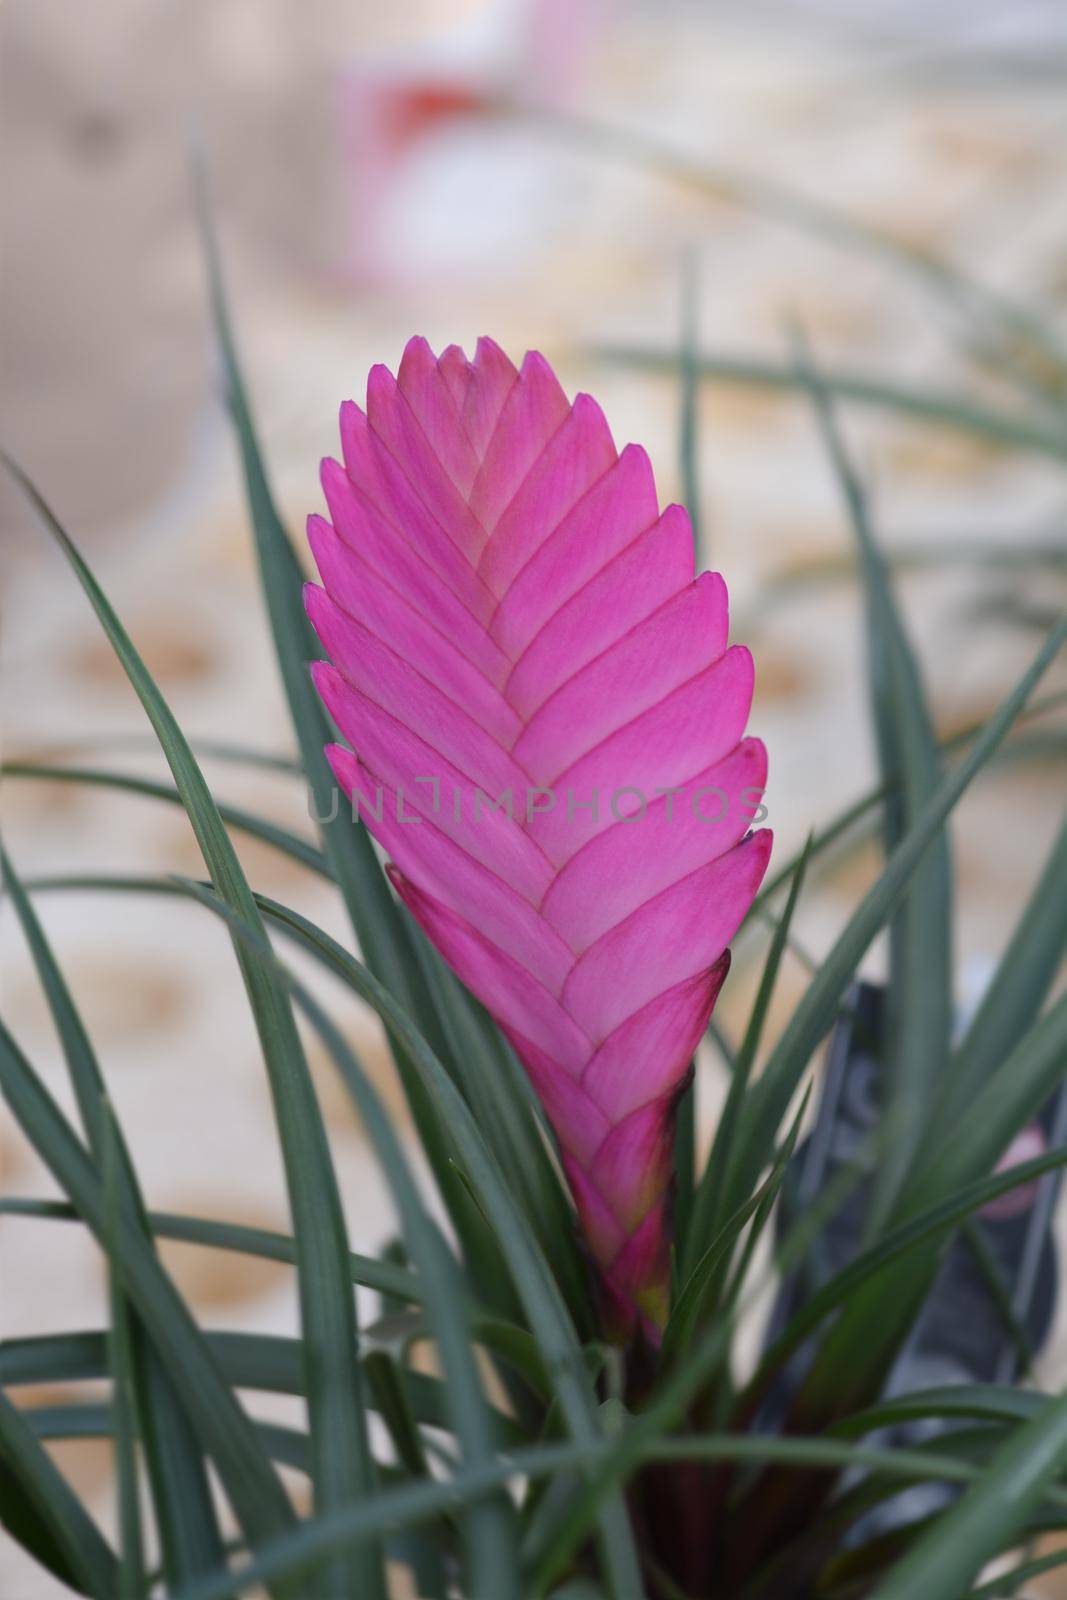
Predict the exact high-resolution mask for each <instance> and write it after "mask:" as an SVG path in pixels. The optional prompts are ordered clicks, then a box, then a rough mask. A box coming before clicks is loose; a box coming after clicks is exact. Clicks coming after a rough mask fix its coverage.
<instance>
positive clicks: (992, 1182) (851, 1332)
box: [740, 1003, 1067, 1426]
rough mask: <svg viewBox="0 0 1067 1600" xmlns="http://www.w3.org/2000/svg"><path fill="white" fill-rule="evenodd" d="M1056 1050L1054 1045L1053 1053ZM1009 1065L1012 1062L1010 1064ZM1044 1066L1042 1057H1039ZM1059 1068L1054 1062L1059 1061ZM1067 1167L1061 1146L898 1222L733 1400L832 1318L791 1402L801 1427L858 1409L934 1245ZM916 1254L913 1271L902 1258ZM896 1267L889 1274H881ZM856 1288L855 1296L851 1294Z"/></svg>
mask: <svg viewBox="0 0 1067 1600" xmlns="http://www.w3.org/2000/svg"><path fill="white" fill-rule="evenodd" d="M1063 1011H1064V1015H1063V1017H1061V1019H1060V1024H1059V1026H1060V1029H1061V1032H1060V1038H1061V1039H1062V1038H1064V1037H1067V1028H1065V1023H1067V1003H1065V1005H1064V1008H1063ZM1045 1043H1046V1041H1043V1040H1037V1041H1024V1042H1023V1045H1022V1046H1021V1047H1020V1050H1019V1052H1017V1058H1018V1062H1019V1066H1020V1070H1025V1068H1026V1067H1027V1065H1028V1064H1029V1063H1030V1061H1031V1060H1033V1059H1034V1056H1032V1055H1031V1051H1033V1052H1034V1055H1036V1056H1038V1057H1040V1056H1041V1052H1042V1047H1043V1045H1044V1044H1045ZM1053 1047H1054V1048H1056V1046H1055V1045H1054V1046H1053ZM1012 1059H1013V1061H1014V1060H1016V1057H1013V1058H1012ZM1045 1059H1048V1057H1045ZM1061 1061H1062V1056H1061ZM1065 1161H1067V1147H1065V1146H1061V1147H1059V1148H1058V1149H1056V1150H1051V1151H1049V1152H1047V1153H1046V1154H1045V1155H1043V1156H1038V1157H1036V1158H1035V1159H1034V1160H1032V1161H1026V1162H1021V1163H1020V1164H1019V1165H1018V1166H1014V1167H1012V1168H1011V1169H1010V1170H1009V1171H1008V1172H1004V1173H999V1174H994V1175H993V1176H992V1177H989V1178H982V1179H978V1180H977V1181H972V1182H969V1183H967V1184H965V1185H963V1186H962V1187H960V1188H958V1189H957V1190H956V1191H955V1192H954V1193H952V1194H950V1195H949V1196H948V1197H946V1198H943V1199H941V1200H939V1201H938V1202H937V1203H936V1204H933V1205H931V1206H930V1207H929V1208H928V1209H926V1210H924V1211H922V1212H920V1213H919V1214H918V1215H916V1216H913V1217H910V1218H909V1219H908V1220H907V1221H905V1222H902V1223H901V1224H899V1225H898V1226H897V1227H895V1228H893V1229H892V1231H891V1232H889V1233H887V1234H885V1235H884V1236H883V1238H881V1239H880V1240H879V1241H878V1242H877V1243H876V1244H874V1245H872V1246H871V1247H870V1248H869V1249H867V1250H865V1251H864V1252H863V1253H862V1254H861V1255H859V1256H857V1257H855V1259H854V1260H852V1261H850V1262H849V1264H848V1265H847V1266H846V1267H843V1268H842V1269H841V1271H840V1272H838V1273H835V1275H834V1276H833V1277H832V1278H831V1279H829V1280H828V1282H826V1283H825V1284H823V1285H822V1286H821V1288H819V1289H818V1290H816V1292H815V1293H814V1294H813V1295H812V1297H811V1298H810V1299H809V1300H808V1301H806V1302H805V1304H804V1305H803V1306H802V1307H801V1308H800V1310H799V1311H797V1312H796V1313H795V1314H794V1315H793V1317H792V1318H791V1319H790V1321H789V1322H788V1323H787V1325H786V1327H785V1328H784V1329H783V1330H782V1332H781V1334H780V1335H779V1337H778V1338H777V1339H776V1340H775V1342H774V1344H773V1345H772V1346H771V1347H770V1349H769V1350H767V1351H766V1352H765V1353H764V1355H763V1357H762V1358H761V1360H760V1363H759V1366H758V1367H757V1369H756V1372H755V1375H754V1376H753V1378H752V1380H751V1383H750V1385H749V1386H748V1389H747V1390H746V1391H745V1393H744V1394H743V1395H742V1397H741V1401H740V1406H741V1409H742V1410H743V1411H745V1412H746V1414H747V1413H748V1412H750V1411H751V1409H752V1407H753V1404H754V1402H755V1400H756V1399H758V1397H760V1396H762V1395H763V1394H764V1393H765V1392H766V1388H767V1385H768V1383H769V1381H770V1379H771V1377H772V1376H773V1375H774V1373H775V1372H777V1371H779V1370H780V1369H781V1367H782V1365H783V1363H784V1362H785V1361H786V1360H787V1359H788V1357H789V1355H790V1354H791V1353H792V1352H793V1351H794V1350H796V1349H797V1348H798V1347H799V1346H800V1345H801V1344H802V1343H803V1341H804V1340H805V1339H806V1338H807V1337H808V1335H809V1334H811V1333H812V1332H813V1331H814V1330H815V1328H817V1327H818V1326H819V1324H820V1323H821V1322H822V1321H823V1319H824V1318H825V1317H827V1316H829V1315H830V1313H831V1312H832V1311H836V1310H838V1309H839V1308H843V1310H842V1315H841V1317H840V1318H839V1319H838V1321H837V1322H836V1323H835V1325H834V1327H833V1328H832V1329H831V1331H830V1334H829V1337H828V1338H827V1339H826V1341H825V1342H824V1343H823V1345H822V1346H821V1348H820V1350H819V1353H818V1356H817V1358H816V1360H815V1363H814V1364H813V1366H812V1368H811V1370H810V1371H809V1373H808V1375H807V1377H806V1378H805V1381H804V1384H803V1386H802V1389H801V1392H800V1396H799V1397H798V1400H797V1414H798V1416H799V1417H800V1418H801V1419H802V1421H801V1425H803V1426H812V1425H816V1426H818V1425H821V1424H823V1423H826V1422H829V1421H830V1420H832V1419H834V1418H836V1417H838V1416H841V1415H842V1413H843V1412H846V1411H847V1410H849V1409H850V1408H851V1407H852V1406H854V1405H856V1404H863V1403H864V1401H865V1400H866V1398H867V1396H868V1395H869V1393H870V1392H871V1391H872V1390H876V1389H877V1387H878V1384H879V1382H880V1380H881V1379H882V1377H884V1373H885V1369H886V1366H887V1364H888V1363H889V1361H890V1360H891V1357H892V1354H893V1352H894V1351H895V1349H896V1347H897V1345H898V1344H899V1342H900V1340H901V1338H902V1337H903V1336H904V1334H905V1333H906V1331H907V1328H908V1326H909V1324H910V1322H911V1320H912V1318H913V1317H914V1315H915V1311H916V1308H917V1306H919V1305H921V1304H922V1302H923V1300H924V1298H925V1294H926V1292H927V1289H928V1285H929V1282H930V1280H931V1279H932V1277H933V1275H934V1274H935V1273H936V1270H937V1262H938V1256H939V1250H940V1244H941V1242H943V1240H944V1239H945V1238H946V1237H947V1236H948V1234H949V1233H950V1232H951V1230H952V1229H953V1228H954V1227H956V1225H957V1224H958V1223H959V1222H961V1221H962V1220H963V1218H964V1217H966V1216H969V1215H970V1214H971V1213H972V1212H974V1211H977V1210H979V1209H980V1208H981V1207H982V1206H983V1205H986V1204H988V1203H989V1201H990V1200H995V1199H996V1198H998V1196H999V1195H1001V1194H1008V1193H1010V1191H1011V1190H1012V1189H1015V1188H1018V1187H1019V1186H1020V1184H1023V1183H1027V1182H1030V1181H1031V1180H1033V1179H1035V1178H1038V1177H1041V1176H1043V1174H1044V1173H1046V1172H1053V1171H1055V1170H1056V1169H1057V1168H1058V1167H1060V1166H1062V1165H1063V1164H1064V1162H1065ZM916 1249H919V1250H920V1252H921V1256H920V1261H919V1262H918V1264H917V1263H916V1262H915V1260H914V1259H907V1258H908V1257H910V1256H911V1253H912V1252H913V1251H915V1250H916ZM894 1262H896V1263H897V1267H896V1270H895V1271H890V1270H887V1269H889V1268H890V1267H891V1266H892V1264H893V1263H894ZM861 1289H864V1290H865V1292H864V1293H863V1294H860V1293H859V1292H858V1291H860V1290H861Z"/></svg>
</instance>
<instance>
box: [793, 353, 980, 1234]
mask: <svg viewBox="0 0 1067 1600" xmlns="http://www.w3.org/2000/svg"><path fill="white" fill-rule="evenodd" d="M796 355H797V364H798V371H799V375H800V378H801V381H802V383H803V384H804V386H805V387H806V389H807V391H808V394H809V395H810V397H811V400H812V404H813V406H814V409H815V416H816V420H817V422H818V426H819V431H820V434H821V436H822V440H823V444H824V446H825V448H826V453H827V456H828V457H829V460H830V462H831V464H832V466H833V469H834V473H835V476H836V478H837V481H838V484H839V486H840V489H841V494H842V498H843V500H844V503H845V507H846V509H847V511H848V517H849V522H850V525H851V528H852V532H853V535H854V537H855V540H856V544H857V547H858V551H859V555H860V563H861V570H862V572H863V578H864V585H865V588H866V593H867V640H868V686H869V692H870V698H871V709H872V713H873V718H874V725H875V731H876V735H877V741H876V742H877V746H878V757H879V768H880V772H881V778H882V782H883V784H887V783H888V782H889V781H890V779H892V778H893V777H894V775H897V777H898V779H899V788H897V789H896V790H895V791H894V793H893V794H891V795H890V796H889V798H888V800H887V804H886V808H885V841H886V850H887V852H891V851H892V850H894V849H895V848H896V846H897V845H898V844H899V843H900V842H901V840H902V839H903V838H904V837H905V835H906V834H907V832H908V830H909V829H910V828H912V827H914V825H915V823H916V821H917V819H918V818H919V816H920V815H921V813H922V810H923V808H924V806H926V805H927V804H928V803H929V801H930V799H931V797H932V796H933V795H934V794H935V793H936V791H937V788H938V785H939V784H940V783H941V782H942V779H943V771H942V765H941V756H940V752H939V750H938V746H937V739H936V737H935V735H934V728H933V721H932V719H931V716H930V711H929V707H928V706H927V703H926V695H925V693H924V690H923V685H922V678H921V674H920V670H919V663H918V661H917V659H916V657H915V653H914V651H913V649H912V646H911V644H910V641H909V640H908V636H907V633H906V631H905V628H904V623H903V620H902V618H901V616H900V613H899V611H898V608H897V604H896V601H895V599H894V596H893V591H892V587H891V585H890V582H889V575H888V572H887V571H886V566H885V561H884V559H883V557H882V553H881V551H880V550H879V548H878V545H877V543H876V541H875V537H874V533H873V531H872V528H871V522H870V513H869V510H868V505H867V496H866V493H865V491H864V489H863V486H862V485H861V483H860V481H859V478H858V477H857V475H856V472H855V469H854V467H853V465H852V462H851V461H850V459H849V456H848V452H847V450H846V448H845V443H844V440H843V438H842V436H841V433H840V430H839V428H838V426H837V420H836V417H835V415H834V410H833V403H832V401H831V398H830V395H829V394H828V392H827V389H826V386H825V384H824V383H823V382H822V379H821V377H820V375H819V373H818V371H817V370H816V368H815V366H814V364H813V361H812V358H811V355H810V353H809V351H808V350H807V348H806V346H805V345H804V344H803V343H800V344H799V345H798V347H797V351H796ZM951 1028H952V868H951V863H950V860H949V850H948V839H947V836H946V834H945V832H944V830H941V831H940V832H939V833H937V834H936V835H935V837H934V839H933V841H932V842H931V844H930V847H929V849H928V850H927V852H926V854H925V856H924V857H923V859H922V860H921V861H920V863H919V865H918V867H917V868H916V869H915V871H914V873H913V875H912V878H911V882H910V883H909V885H908V888H907V892H906V894H905V895H904V897H903V900H902V902H901V904H900V906H899V908H898V909H897V910H896V911H895V913H894V915H893V917H892V919H891V921H890V924H889V984H888V991H887V996H886V1050H885V1063H884V1065H885V1074H884V1076H885V1081H886V1085H887V1089H888V1094H887V1105H886V1112H885V1115H886V1131H887V1138H886V1147H885V1151H884V1153H883V1156H882V1160H881V1161H880V1162H879V1164H878V1168H877V1170H876V1172H875V1174H874V1179H873V1183H872V1188H871V1196H870V1200H869V1202H868V1206H869V1209H868V1215H867V1218H866V1233H867V1237H873V1236H874V1235H875V1234H876V1233H877V1232H878V1231H879V1229H880V1228H881V1227H882V1226H883V1225H884V1223H885V1221H886V1219H887V1217H888V1216H889V1215H890V1213H891V1212H892V1210H893V1206H894V1203H895V1202H896V1200H897V1197H898V1196H899V1193H900V1190H901V1188H902V1186H903V1184H904V1181H905V1178H906V1175H907V1172H908V1170H909V1168H910V1166H911V1163H912V1160H913V1158H914V1155H915V1151H916V1148H917V1146H918V1144H919V1141H920V1139H921V1138H922V1135H923V1132H924V1128H925V1120H926V1119H927V1117H928V1113H929V1107H930V1104H931V1101H932V1099H933V1096H934V1094H935V1093H936V1089H937V1084H938V1081H939V1079H940V1077H941V1075H942V1073H943V1072H944V1069H945V1065H946V1062H947V1060H948V1050H949V1038H950V1034H951Z"/></svg>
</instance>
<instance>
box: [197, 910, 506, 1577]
mask: <svg viewBox="0 0 1067 1600" xmlns="http://www.w3.org/2000/svg"><path fill="white" fill-rule="evenodd" d="M191 890H192V892H193V893H194V894H195V896H196V898H197V899H198V900H199V901H200V902H201V903H202V904H203V905H204V906H206V907H207V908H208V909H209V910H211V911H214V912H215V913H216V914H218V915H221V916H222V917H223V918H224V920H226V921H228V922H229V923H230V926H231V927H232V928H233V929H234V930H235V931H236V932H237V933H238V935H239V936H240V937H242V938H243V939H247V940H248V941H249V943H250V944H252V947H253V948H254V949H256V950H257V951H259V949H260V945H261V944H263V946H264V948H263V955H264V958H265V959H271V958H270V956H269V951H270V946H269V945H266V944H265V941H261V940H260V939H259V936H258V933H257V930H256V929H255V928H253V927H252V926H251V925H250V924H248V923H246V922H245V921H244V919H238V918H237V917H236V915H235V914H234V913H233V912H232V911H231V910H230V908H229V907H228V906H227V905H226V903H225V902H224V901H222V900H221V899H220V898H219V897H218V896H216V895H214V894H212V893H211V892H210V891H209V890H207V889H201V888H200V886H199V885H192V886H191ZM231 919H232V920H231ZM253 941H254V943H253ZM272 970H273V971H274V972H275V973H276V974H277V975H278V977H279V978H280V979H281V981H282V983H283V984H284V985H285V987H286V988H287V990H288V991H289V992H290V993H291V994H292V996H293V998H294V999H295V1000H296V1002H297V1004H298V1005H299V1006H300V1009H301V1010H302V1011H303V1012H304V1014H305V1016H306V1017H307V1019H308V1021H309V1022H310V1023H311V1026H312V1027H313V1028H314V1029H315V1032H316V1033H317V1034H318V1035H319V1037H320V1039H321V1040H322V1042H323V1044H324V1045H325V1047H326V1049H327V1051H328V1052H329V1054H330V1056H331V1058H332V1060H333V1062H334V1065H335V1066H336V1068H337V1070H338V1072H339V1073H340V1075H341V1078H342V1080H343V1082H344V1084H345V1087H346V1088H347V1089H348V1092H349V1094H350V1095H351V1097H352V1100H353V1102H354V1103H355V1105H356V1107H357V1109H358V1111H359V1114H360V1117H361V1118H362V1120H363V1124H364V1126H365V1128H366V1130H367V1137H368V1138H369V1140H370V1142H371V1144H372V1145H373V1147H374V1149H375V1151H376V1153H377V1155H378V1158H379V1160H380V1161H381V1164H382V1168H383V1170H384V1173H385V1176H386V1179H387V1181H388V1183H389V1186H390V1189H391V1190H392V1194H393V1198H394V1200H395V1201H396V1205H397V1210H398V1211H399V1213H400V1219H401V1223H402V1225H403V1229H404V1237H405V1240H406V1242H407V1246H408V1250H409V1251H410V1254H411V1259H412V1261H413V1262H414V1264H415V1266H416V1267H417V1269H418V1273H419V1277H420V1279H421V1281H422V1283H423V1285H424V1290H425V1297H426V1316H427V1318H428V1320H429V1322H430V1324H431V1326H432V1327H433V1330H434V1333H435V1335H436V1341H437V1348H438V1351H439V1354H440V1358H441V1365H442V1369H443V1372H444V1376H445V1380H446V1390H445V1393H446V1398H447V1400H448V1403H449V1413H450V1421H451V1426H452V1431H453V1433H454V1434H455V1436H456V1438H457V1440H458V1441H459V1444H460V1447H461V1450H462V1452H463V1458H464V1460H465V1462H466V1463H467V1464H468V1465H470V1466H472V1467H478V1466H480V1465H481V1464H482V1463H483V1462H485V1461H488V1460H491V1459H492V1456H493V1452H494V1448H495V1441H494V1438H493V1430H492V1425H491V1422H490V1417H489V1409H488V1407H487V1405H486V1401H485V1396H484V1394H483V1392H482V1387H481V1380H480V1377H479V1374H478V1368H477V1364H476V1362H475V1359H474V1354H473V1351H472V1349H471V1331H472V1330H471V1325H470V1321H469V1318H468V1315H467V1304H466V1298H465V1295H464V1291H463V1285H462V1282H461V1280H460V1277H459V1274H458V1270H457V1266H456V1262H455V1260H454V1258H453V1257H452V1255H451V1253H450V1252H449V1251H448V1250H447V1249H446V1247H445V1245H444V1242H443V1240H442V1238H441V1235H440V1233H439V1232H438V1230H437V1228H436V1227H435V1226H434V1225H433V1224H432V1223H431V1221H430V1219H429V1217H428V1216H427V1215H426V1212H425V1210H424V1209H423V1205H422V1200H421V1198H420V1196H419V1193H418V1189H417V1187H416V1185H415V1181H414V1178H413V1177H412V1175H411V1170H410V1167H409V1165H408V1162H407V1158H406V1157H405V1155H404V1152H403V1149H402V1147H401V1144H400V1140H399V1139H398V1138H397V1135H396V1134H395V1133H394V1131H393V1127H392V1124H391V1123H390V1121H389V1118H388V1117H387V1116H386V1114H385V1111H384V1110H383V1108H382V1104H381V1101H380V1099H379V1098H378V1095H377V1093H376V1092H375V1090H374V1088H373V1086H372V1084H371V1082H370V1079H369V1078H368V1077H367V1075H366V1073H365V1072H364V1070H363V1068H362V1067H361V1066H360V1064H359V1061H358V1060H357V1058H356V1055H355V1052H354V1051H353V1050H352V1049H351V1048H350V1047H349V1045H348V1044H347V1042H346V1041H345V1039H344V1037H343V1035H342V1034H341V1032H340V1030H339V1029H338V1028H337V1027H336V1025H335V1024H334V1023H333V1022H332V1020H331V1019H330V1017H329V1016H328V1015H327V1013H326V1012H325V1011H324V1010H323V1008H322V1007H321V1006H320V1005H319V1003H318V1002H317V1000H315V998H314V997H313V996H312V995H311V994H310V993H309V991H308V990H307V989H306V988H305V987H304V985H303V984H301V983H300V982H299V981H298V980H297V979H296V978H295V977H293V975H292V974H291V973H290V972H289V971H288V970H287V969H286V968H284V967H283V966H282V965H281V963H280V962H277V961H275V960H273V959H272ZM464 1520H465V1524H466V1531H467V1548H468V1559H469V1572H468V1578H469V1585H470V1592H471V1593H472V1594H485V1595H494V1596H500V1597H501V1600H507V1597H508V1596H512V1595H514V1596H515V1597H516V1600H517V1596H518V1590H517V1588H516V1579H517V1566H516V1553H517V1549H518V1542H517V1538H516V1534H515V1518H514V1511H513V1507H512V1505H511V1502H510V1501H509V1500H508V1499H507V1498H506V1497H505V1496H500V1497H496V1498H493V1499H491V1500H488V1501H486V1502H485V1503H484V1504H480V1505H478V1506H476V1507H474V1508H472V1510H471V1511H470V1513H469V1516H467V1517H466V1518H465V1519H464Z"/></svg>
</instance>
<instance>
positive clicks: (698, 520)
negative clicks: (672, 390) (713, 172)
mask: <svg viewBox="0 0 1067 1600" xmlns="http://www.w3.org/2000/svg"><path fill="white" fill-rule="evenodd" d="M699 351H700V258H699V256H698V255H697V253H696V251H695V250H694V249H688V250H687V251H686V252H685V254H684V256H683V258H682V339H681V350H680V357H679V367H680V376H681V389H682V403H681V423H680V426H679V429H678V445H679V449H678V454H679V465H680V467H681V473H682V503H683V505H684V506H685V508H686V510H687V511H688V512H689V522H690V525H691V527H692V529H693V555H694V557H695V558H696V569H697V571H698V572H701V571H703V569H704V568H705V567H706V566H707V563H708V551H707V546H706V544H705V542H704V536H703V519H702V517H701V511H700V356H699Z"/></svg>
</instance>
